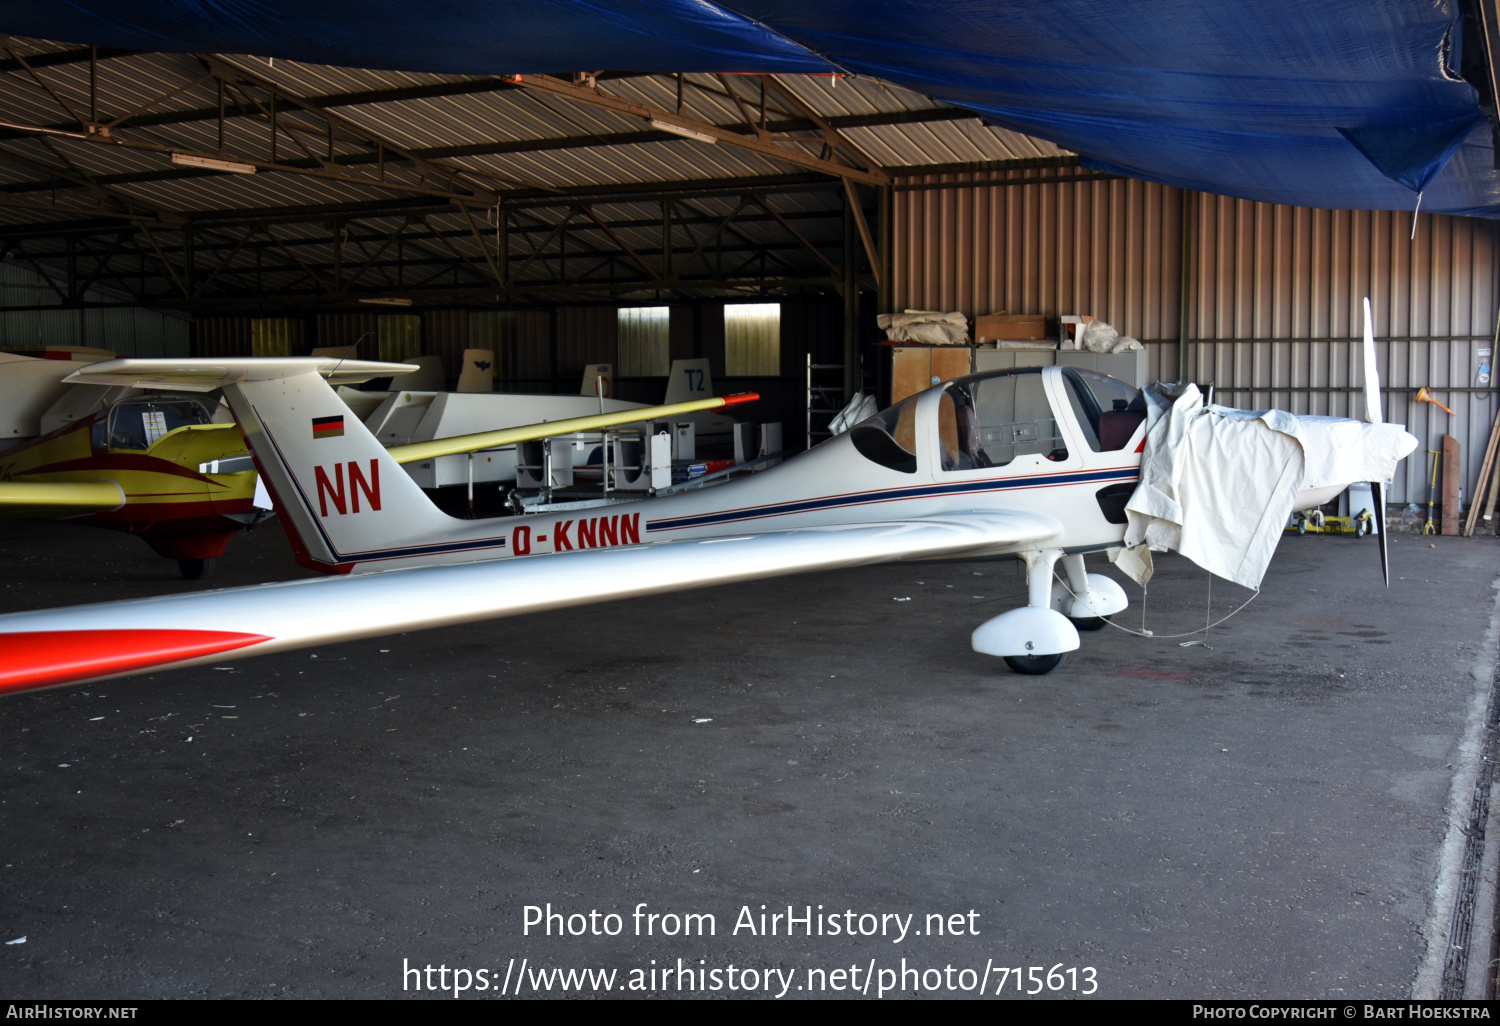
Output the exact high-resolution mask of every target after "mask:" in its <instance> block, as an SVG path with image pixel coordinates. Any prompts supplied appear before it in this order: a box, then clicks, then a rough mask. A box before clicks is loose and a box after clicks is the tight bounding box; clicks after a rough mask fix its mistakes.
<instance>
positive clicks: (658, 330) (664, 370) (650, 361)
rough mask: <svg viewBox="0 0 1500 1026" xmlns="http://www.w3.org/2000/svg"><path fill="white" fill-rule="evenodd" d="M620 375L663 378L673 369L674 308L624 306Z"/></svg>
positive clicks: (621, 320)
mask: <svg viewBox="0 0 1500 1026" xmlns="http://www.w3.org/2000/svg"><path fill="white" fill-rule="evenodd" d="M619 332H620V377H622V378H662V377H666V376H667V375H668V374H669V373H671V370H672V308H671V307H667V306H622V307H621V308H620V312H619Z"/></svg>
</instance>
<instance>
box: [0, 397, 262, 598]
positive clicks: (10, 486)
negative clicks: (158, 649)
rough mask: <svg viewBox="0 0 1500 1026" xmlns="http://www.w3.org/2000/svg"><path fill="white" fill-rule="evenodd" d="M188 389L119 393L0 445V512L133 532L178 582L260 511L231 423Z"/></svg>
mask: <svg viewBox="0 0 1500 1026" xmlns="http://www.w3.org/2000/svg"><path fill="white" fill-rule="evenodd" d="M75 387H82V388H89V387H90V386H75ZM217 408H218V406H217V403H214V402H210V401H205V400H204V399H201V398H198V397H196V396H176V395H127V396H125V397H124V398H122V399H119V400H118V401H116V402H114V403H111V404H109V405H106V406H104V408H102V409H99V410H97V411H95V412H93V413H91V414H88V415H86V416H83V417H81V418H79V419H77V420H75V421H73V422H71V423H67V424H64V425H63V426H61V427H59V428H56V429H55V430H53V431H50V432H48V433H47V434H44V435H41V436H40V437H37V438H35V439H32V440H30V441H28V442H25V443H23V444H21V445H19V446H17V447H15V448H12V449H9V450H7V451H5V452H0V518H11V519H24V520H71V521H74V522H77V523H84V524H93V525H96V526H99V527H106V528H111V529H113V530H117V531H126V532H128V533H130V534H135V535H139V536H140V538H141V539H142V540H143V541H145V543H146V544H147V545H149V546H151V549H152V551H154V552H156V553H157V554H158V555H160V556H165V557H166V558H168V559H175V560H177V565H178V568H179V569H180V570H181V572H182V575H183V576H184V577H186V578H187V579H188V580H201V579H203V578H206V577H207V576H208V575H209V574H210V573H211V572H212V571H213V566H214V561H215V560H216V559H217V558H218V557H219V556H221V555H223V553H224V547H225V545H227V544H228V542H229V539H230V537H231V536H232V535H233V534H234V533H235V532H236V531H238V530H240V529H241V528H244V527H246V526H248V525H250V524H252V523H254V522H255V521H256V520H257V519H259V518H260V517H263V516H265V515H266V512H267V509H268V508H269V507H270V505H271V503H270V501H269V499H268V498H267V497H266V494H265V492H264V490H263V489H262V490H261V491H260V494H259V496H257V487H256V485H257V477H256V474H255V465H254V463H253V462H252V461H251V459H250V456H249V451H248V449H247V448H246V445H245V437H244V435H242V434H241V433H240V429H239V427H238V425H236V424H235V423H234V422H233V421H229V422H227V423H217V424H216V423H214V419H215V413H216V411H217ZM221 419H222V418H221Z"/></svg>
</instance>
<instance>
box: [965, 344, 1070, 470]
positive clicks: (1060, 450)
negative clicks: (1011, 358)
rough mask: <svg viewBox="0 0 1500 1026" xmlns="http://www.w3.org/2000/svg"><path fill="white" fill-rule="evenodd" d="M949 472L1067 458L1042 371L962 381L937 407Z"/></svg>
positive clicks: (993, 375) (1016, 372) (988, 375)
mask: <svg viewBox="0 0 1500 1026" xmlns="http://www.w3.org/2000/svg"><path fill="white" fill-rule="evenodd" d="M938 438H939V441H940V447H941V450H942V452H941V455H942V465H943V469H944V470H971V469H975V468H981V467H1003V466H1005V465H1006V464H1008V463H1010V462H1011V461H1013V460H1014V459H1015V458H1016V457H1017V456H1026V455H1038V456H1043V457H1045V458H1047V459H1049V460H1065V459H1067V458H1068V445H1067V442H1066V441H1064V439H1063V436H1062V432H1061V430H1060V429H1059V428H1058V425H1057V419H1056V417H1055V416H1054V415H1053V412H1052V404H1051V403H1049V402H1048V401H1047V392H1046V389H1045V388H1044V387H1043V385H1042V374H1041V368H1039V367H1028V368H1025V369H1021V370H1016V371H1007V372H1005V373H1002V374H985V375H982V376H975V377H969V378H959V379H958V380H957V381H954V382H953V383H951V384H950V385H949V386H948V388H947V390H946V391H944V393H943V395H942V399H941V400H940V403H939V406H938Z"/></svg>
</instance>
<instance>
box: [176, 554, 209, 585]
mask: <svg viewBox="0 0 1500 1026" xmlns="http://www.w3.org/2000/svg"><path fill="white" fill-rule="evenodd" d="M217 563H218V560H217V559H214V558H212V557H209V558H206V559H179V560H178V561H177V570H178V572H179V573H181V574H182V579H183V580H185V581H206V580H208V579H209V578H210V577H212V576H213V572H214V565H215V564H217Z"/></svg>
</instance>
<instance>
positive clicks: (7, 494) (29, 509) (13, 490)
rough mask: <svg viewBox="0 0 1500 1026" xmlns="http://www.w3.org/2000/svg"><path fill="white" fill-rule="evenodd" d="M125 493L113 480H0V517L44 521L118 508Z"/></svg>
mask: <svg viewBox="0 0 1500 1026" xmlns="http://www.w3.org/2000/svg"><path fill="white" fill-rule="evenodd" d="M123 505H125V493H124V492H123V491H122V490H121V489H120V486H119V485H117V484H115V483H114V482H113V481H56V482H51V481H0V517H3V518H9V519H22V520H48V519H53V518H61V517H76V516H82V515H83V514H85V513H101V512H104V511H105V510H112V509H119V508H120V507H121V506H123Z"/></svg>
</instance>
